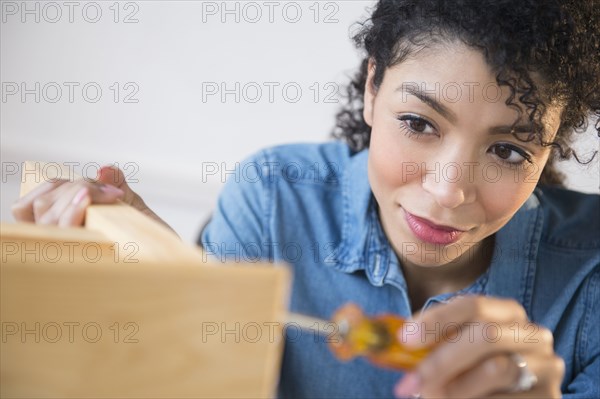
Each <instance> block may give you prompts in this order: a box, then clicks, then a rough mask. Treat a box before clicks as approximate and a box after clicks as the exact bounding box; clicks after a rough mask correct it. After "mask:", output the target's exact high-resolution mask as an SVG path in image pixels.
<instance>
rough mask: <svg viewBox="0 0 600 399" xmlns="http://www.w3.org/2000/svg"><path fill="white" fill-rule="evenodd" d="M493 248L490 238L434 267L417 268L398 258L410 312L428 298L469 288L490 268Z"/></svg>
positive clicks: (492, 237)
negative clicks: (449, 260) (453, 258)
mask: <svg viewBox="0 0 600 399" xmlns="http://www.w3.org/2000/svg"><path fill="white" fill-rule="evenodd" d="M493 247H494V236H493V235H492V236H490V237H488V238H486V239H485V240H483V241H482V242H480V243H478V245H476V246H473V247H471V248H470V249H469V250H468V251H466V252H464V253H463V254H462V255H461V256H460V257H458V258H457V259H455V260H453V261H452V262H450V263H447V264H444V265H436V266H427V265H416V264H414V263H412V262H410V261H409V260H408V259H406V258H401V259H402V262H401V264H402V271H403V273H404V278H405V279H406V285H407V287H408V296H409V298H410V300H411V308H412V310H413V312H414V311H417V310H419V309H421V308H422V307H423V305H424V304H425V301H427V299H428V298H430V297H433V296H436V295H440V294H445V293H448V292H455V291H459V290H461V289H463V288H466V287H468V286H469V285H471V284H472V283H473V282H474V281H475V280H477V278H478V277H479V276H480V275H481V274H483V273H484V272H485V271H486V270H487V268H488V267H489V265H490V263H491V258H492V253H493Z"/></svg>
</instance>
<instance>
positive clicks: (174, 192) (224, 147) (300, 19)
mask: <svg viewBox="0 0 600 399" xmlns="http://www.w3.org/2000/svg"><path fill="white" fill-rule="evenodd" d="M372 4H373V2H372V1H360V0H352V1H335V2H327V1H318V2H317V1H296V2H293V1H273V2H269V1H264V2H261V1H259V2H235V1H227V2H222V1H217V2H210V1H204V2H201V1H135V2H119V3H116V2H113V1H98V2H95V3H94V2H74V3H73V5H68V4H67V5H66V4H65V3H64V2H62V1H59V2H37V1H28V2H21V1H18V2H11V1H2V4H1V6H2V25H1V29H0V34H1V39H0V45H1V46H0V48H1V50H0V57H1V58H0V67H1V69H0V75H1V81H2V83H3V87H2V95H3V98H2V101H1V103H0V106H1V110H0V118H1V124H0V133H1V147H2V148H1V157H2V193H1V207H0V211H1V218H2V220H3V221H6V220H12V216H10V204H11V203H12V202H13V201H14V200H15V199H16V197H17V192H18V184H19V180H20V178H19V176H18V174H14V175H13V174H12V173H13V169H12V168H13V166H14V165H18V166H19V167H20V163H21V162H22V161H24V160H29V159H32V160H45V161H54V162H59V163H64V162H78V163H79V165H78V166H77V167H76V168H75V169H76V171H79V172H80V173H82V172H83V173H87V174H88V175H91V176H92V177H93V175H94V173H95V170H96V165H97V164H106V163H115V162H116V163H119V165H121V166H127V169H126V171H127V172H128V173H131V177H133V178H134V179H136V180H138V182H137V183H133V184H132V185H133V187H134V189H135V190H136V191H138V192H139V193H140V194H141V195H142V196H143V197H144V198H145V199H146V201H147V202H148V204H149V205H150V206H151V207H152V208H153V209H155V210H156V212H157V213H158V214H160V215H161V216H163V217H164V219H165V220H166V221H167V222H168V223H170V224H171V225H172V226H173V227H174V228H175V229H176V230H177V231H178V232H179V233H180V235H181V236H182V237H183V238H184V239H185V240H187V241H193V240H194V239H195V237H196V235H197V232H198V229H199V227H200V224H201V223H202V221H203V220H204V219H205V218H206V217H207V215H208V214H210V210H211V209H212V207H213V205H214V202H215V200H216V196H217V194H218V192H219V189H220V187H221V184H222V180H223V179H222V178H221V176H220V174H217V175H213V176H206V173H204V174H203V166H204V168H207V167H211V166H212V165H213V164H214V163H216V164H217V165H219V169H220V168H221V165H222V163H225V165H226V167H227V168H228V169H231V168H233V167H234V165H235V162H237V161H239V160H241V159H243V158H244V157H246V156H247V155H249V154H250V153H252V152H254V151H256V150H258V149H260V148H262V147H265V146H270V145H273V144H277V143H285V142H297V141H322V140H325V139H327V138H328V134H329V132H330V130H331V128H332V126H333V121H334V118H333V115H334V112H335V110H336V109H337V108H338V106H339V104H337V103H335V101H337V100H334V102H332V103H330V102H328V101H326V99H327V96H328V95H329V94H331V93H332V92H333V91H334V89H335V85H332V84H331V83H334V84H343V83H345V82H346V80H347V79H346V76H347V75H348V74H351V73H353V71H354V69H355V68H356V66H357V65H358V60H359V57H358V54H357V53H356V51H355V50H354V48H353V46H352V44H351V41H350V40H349V28H350V26H351V24H352V23H353V22H355V21H357V20H362V19H363V17H364V16H366V15H367V14H366V11H365V8H366V7H368V6H371V5H372ZM24 7H27V9H28V10H33V11H32V12H31V13H24ZM70 7H71V8H70ZM98 10H100V11H101V15H100V16H99V17H97V11H98ZM116 10H118V14H117V13H116ZM226 10H233V12H231V13H227V12H226ZM59 11H60V13H61V15H60V16H59V15H58V14H57V12H59ZM298 11H300V12H301V15H299V14H298V13H297V12H298ZM70 13H71V15H69V14H70ZM258 13H260V15H259V14H258ZM126 17H128V19H129V22H130V23H125V21H124V20H125V19H126ZM36 18H39V22H36ZM236 18H237V19H238V21H236ZM23 19H24V21H23ZM96 19H97V22H93V21H94V20H96ZM115 19H116V21H117V22H115ZM54 20H56V22H52V21H54ZM136 20H137V22H136ZM223 20H224V21H223ZM294 20H297V22H293V21H294ZM35 82H39V84H40V86H39V90H37V94H38V95H39V97H40V98H39V102H36V98H35V93H34V94H27V95H26V96H25V98H24V99H23V98H22V97H21V94H22V89H23V87H21V86H20V85H21V84H22V83H25V84H26V88H27V89H33V91H34V92H35V91H36V90H35ZM53 82H54V83H53ZM69 82H71V83H69ZM115 82H117V83H118V85H119V88H118V89H117V87H116V86H114V83H115ZM236 82H239V85H240V90H239V91H237V93H238V95H239V96H240V98H239V102H236V98H235V94H227V95H226V96H225V98H224V99H221V97H220V95H219V94H220V93H219V94H216V95H207V89H208V88H214V87H215V86H216V87H219V86H220V84H221V83H224V84H225V85H226V87H227V88H229V89H234V88H235V85H236ZM128 83H129V85H128V86H125V85H126V84H128ZM86 84H88V86H87V91H86V92H84V91H83V87H84V85H86ZM286 84H287V86H286V87H287V91H286V92H284V91H283V87H284V86H285V85H286ZM328 84H329V85H328ZM244 85H246V86H245V88H246V91H244ZM269 85H271V86H272V87H274V90H273V92H272V98H269V97H270V93H269ZM69 86H70V87H73V93H72V94H73V96H72V98H69V97H70V93H69ZM57 87H59V88H60V89H61V92H62V93H61V97H60V98H59V99H57V101H56V102H52V101H54V99H55V98H56V97H57V91H56V88H57ZM96 87H100V89H101V91H102V94H101V97H100V98H99V99H98V101H97V102H93V100H94V97H95V96H96V91H95V88H96ZM256 87H260V88H261V89H262V97H261V98H260V99H259V100H258V101H257V102H255V103H253V102H252V101H251V100H252V99H253V98H256V95H257V92H256V90H255V89H256ZM297 87H299V88H300V89H301V91H302V93H301V94H300V95H299V96H296V91H295V88H297ZM15 88H18V90H19V92H18V93H16V94H14V95H11V94H10V92H11V90H14V89H15ZM219 90H220V88H219ZM134 92H135V93H134ZM116 93H118V94H119V98H118V99H117V101H116V102H115V100H116V99H115V97H114V95H115V94H116ZM203 94H204V95H205V96H204V97H205V98H203ZM127 95H132V96H131V97H130V98H129V100H130V101H131V100H134V101H137V102H126V101H125V96H127ZM286 95H287V97H286ZM315 95H318V98H315ZM294 97H297V102H294ZM270 100H272V101H270ZM589 145H592V146H593V147H595V148H597V146H598V144H597V140H596V141H593V140H592V141H590V144H589ZM597 166H598V164H597V162H596V163H594V165H592V166H589V167H586V168H582V167H580V166H575V167H573V166H570V167H569V169H570V170H571V178H572V180H571V183H570V184H571V187H573V188H575V189H578V190H581V191H591V192H598V191H599V183H598V173H597ZM203 180H205V182H203Z"/></svg>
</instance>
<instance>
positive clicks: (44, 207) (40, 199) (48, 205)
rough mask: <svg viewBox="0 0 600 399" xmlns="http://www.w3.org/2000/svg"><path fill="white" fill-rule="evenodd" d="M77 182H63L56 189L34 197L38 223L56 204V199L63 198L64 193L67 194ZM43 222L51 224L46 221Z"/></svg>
mask: <svg viewBox="0 0 600 399" xmlns="http://www.w3.org/2000/svg"><path fill="white" fill-rule="evenodd" d="M75 184H77V183H69V182H65V183H64V184H61V185H60V186H59V187H56V188H55V189H54V190H51V191H48V192H47V193H44V194H40V195H39V196H37V197H36V198H34V199H33V204H32V208H33V218H34V220H35V222H36V223H39V222H40V220H42V219H43V217H44V215H45V214H46V213H48V211H49V210H50V209H52V207H53V206H54V204H55V203H56V201H57V200H58V199H59V198H61V197H62V196H63V195H67V193H68V192H69V190H71V188H72V187H73V185H75ZM42 224H49V223H44V222H42Z"/></svg>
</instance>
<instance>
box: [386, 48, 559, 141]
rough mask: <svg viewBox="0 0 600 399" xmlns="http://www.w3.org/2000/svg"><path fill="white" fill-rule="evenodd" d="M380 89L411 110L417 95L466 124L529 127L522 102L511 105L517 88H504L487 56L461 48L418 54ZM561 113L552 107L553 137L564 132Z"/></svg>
mask: <svg viewBox="0 0 600 399" xmlns="http://www.w3.org/2000/svg"><path fill="white" fill-rule="evenodd" d="M379 89H380V90H381V91H384V92H386V93H387V94H388V95H390V96H393V97H394V98H395V101H400V102H401V103H406V104H418V103H419V101H420V100H419V99H418V98H416V97H415V96H413V95H412V94H411V93H413V92H414V91H415V90H417V91H419V92H421V93H424V94H426V95H428V96H429V97H432V98H433V99H434V100H436V101H437V102H439V103H441V104H443V105H444V106H446V107H447V108H449V109H450V110H452V111H453V113H454V114H456V115H457V116H458V119H461V120H462V119H464V121H462V122H467V123H469V122H475V123H482V124H485V123H487V124H488V125H489V124H492V123H496V124H511V123H513V122H518V123H527V122H529V120H528V117H527V114H526V112H525V110H526V107H525V106H524V105H523V104H522V103H520V102H519V101H518V96H517V98H515V99H514V100H513V103H514V106H511V107H509V106H507V105H506V101H507V100H508V99H509V98H511V96H512V91H511V88H510V87H509V86H507V85H498V83H497V81H496V72H495V71H494V70H492V68H491V67H490V66H489V65H488V63H487V61H486V60H485V57H484V55H483V53H482V52H480V51H477V50H474V49H472V48H470V47H467V46H466V45H464V44H462V43H460V42H452V43H437V44H434V45H432V46H431V47H428V48H424V49H422V50H420V51H418V52H415V53H412V54H411V55H410V57H408V58H407V59H405V60H403V61H402V62H400V63H398V64H396V65H394V66H392V67H390V68H388V69H387V70H386V72H385V74H384V78H383V81H382V83H381V86H380V87H379ZM515 107H518V108H519V109H520V111H521V114H519V111H517V109H515ZM561 111H562V107H561V106H560V105H558V104H552V105H549V106H547V112H546V114H545V116H544V119H543V124H544V129H545V131H546V134H547V135H548V136H549V137H553V136H554V134H555V133H556V130H557V129H558V125H559V124H560V113H561ZM458 122H461V121H460V120H459V121H458Z"/></svg>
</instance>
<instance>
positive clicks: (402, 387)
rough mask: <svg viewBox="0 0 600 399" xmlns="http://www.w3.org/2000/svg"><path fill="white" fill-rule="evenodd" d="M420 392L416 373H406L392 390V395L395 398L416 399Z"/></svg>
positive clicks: (419, 382)
mask: <svg viewBox="0 0 600 399" xmlns="http://www.w3.org/2000/svg"><path fill="white" fill-rule="evenodd" d="M420 390H421V381H420V379H419V375H418V374H417V373H408V374H405V375H404V377H403V378H402V379H401V380H400V382H399V383H398V384H396V387H395V388H394V395H395V396H396V397H397V398H411V397H417V396H418V395H419V391H420Z"/></svg>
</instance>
